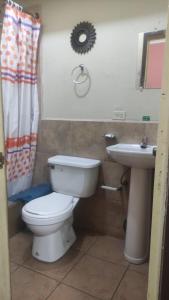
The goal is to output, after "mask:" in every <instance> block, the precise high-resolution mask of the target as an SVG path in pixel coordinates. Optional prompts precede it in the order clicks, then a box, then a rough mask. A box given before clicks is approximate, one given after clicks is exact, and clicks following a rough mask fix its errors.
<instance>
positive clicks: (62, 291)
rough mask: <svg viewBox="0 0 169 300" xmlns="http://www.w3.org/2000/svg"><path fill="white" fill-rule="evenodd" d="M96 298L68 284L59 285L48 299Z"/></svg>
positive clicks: (82, 299) (78, 299)
mask: <svg viewBox="0 0 169 300" xmlns="http://www.w3.org/2000/svg"><path fill="white" fill-rule="evenodd" d="M56 299H58V300H94V299H96V298H93V297H92V296H89V295H87V294H84V293H83V292H80V291H78V290H75V289H73V288H71V287H68V286H66V285H63V284H61V285H59V286H58V287H57V288H56V290H55V291H54V292H53V293H52V294H51V296H50V297H49V298H48V300H56Z"/></svg>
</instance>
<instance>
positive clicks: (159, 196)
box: [147, 7, 169, 300]
mask: <svg viewBox="0 0 169 300" xmlns="http://www.w3.org/2000/svg"><path fill="white" fill-rule="evenodd" d="M168 53H169V7H168V25H167V31H166V46H165V58H164V73H163V83H162V90H161V100H160V121H159V127H158V136H157V147H158V150H157V156H156V167H155V181H154V196H153V211H152V228H151V247H150V263H149V278H148V294H147V299H148V300H160V290H161V274H162V265H163V254H164V236H165V223H166V214H167V202H168V179H169V174H168V169H169V159H168V156H169V54H168ZM161 300H162V299H161Z"/></svg>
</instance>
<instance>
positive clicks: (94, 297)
mask: <svg viewBox="0 0 169 300" xmlns="http://www.w3.org/2000/svg"><path fill="white" fill-rule="evenodd" d="M62 284H63V285H65V286H67V287H70V288H72V289H74V290H76V291H78V292H81V293H84V294H86V295H87V296H90V297H93V299H97V300H103V299H101V298H98V297H96V296H93V295H91V294H90V293H88V292H85V291H84V290H81V289H78V288H77V287H74V286H72V285H70V284H67V283H64V282H63V283H62Z"/></svg>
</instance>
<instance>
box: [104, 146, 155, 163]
mask: <svg viewBox="0 0 169 300" xmlns="http://www.w3.org/2000/svg"><path fill="white" fill-rule="evenodd" d="M154 147H155V146H150V145H148V146H147V148H141V147H140V145H139V144H116V145H112V146H109V147H107V148H106V150H107V153H108V154H109V156H110V157H111V158H112V159H113V160H114V161H116V162H118V163H120V164H122V165H125V166H128V167H134V168H143V169H153V168H154V166H155V157H154V156H153V148H154Z"/></svg>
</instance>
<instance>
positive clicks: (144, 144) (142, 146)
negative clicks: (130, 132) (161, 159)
mask: <svg viewBox="0 0 169 300" xmlns="http://www.w3.org/2000/svg"><path fill="white" fill-rule="evenodd" d="M147 145H148V137H147V136H145V137H143V138H142V141H141V144H140V147H141V148H144V149H145V148H147Z"/></svg>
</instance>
